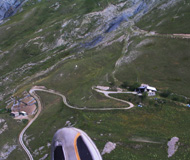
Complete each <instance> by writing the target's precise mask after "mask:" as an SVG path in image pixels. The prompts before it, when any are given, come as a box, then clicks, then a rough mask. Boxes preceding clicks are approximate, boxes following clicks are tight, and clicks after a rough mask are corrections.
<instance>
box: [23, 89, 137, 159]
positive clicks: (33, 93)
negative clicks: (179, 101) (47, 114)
mask: <svg viewBox="0 0 190 160" xmlns="http://www.w3.org/2000/svg"><path fill="white" fill-rule="evenodd" d="M92 89H93V90H95V91H97V92H99V93H103V94H104V95H105V96H106V97H108V98H111V99H114V100H117V101H120V102H124V103H127V104H129V107H126V108H79V107H75V106H71V105H70V104H68V102H67V99H66V97H65V96H64V95H63V94H61V93H59V92H56V91H54V90H47V89H45V88H38V87H35V88H32V89H31V90H30V91H29V93H30V94H31V96H33V97H34V98H35V99H36V101H37V103H38V111H37V114H36V115H35V117H34V118H33V119H32V120H30V121H29V123H28V124H27V125H26V127H25V128H24V129H23V130H22V132H21V133H20V135H19V142H20V144H21V146H22V147H23V149H24V150H25V152H26V153H27V155H28V157H29V159H30V160H33V157H32V154H31V153H30V151H29V150H28V149H27V147H26V146H25V144H24V142H23V135H24V133H25V131H26V130H27V129H28V128H29V127H30V125H31V124H32V123H33V122H34V121H35V120H36V118H37V117H38V116H39V114H40V112H41V110H42V105H41V102H40V99H39V97H38V95H37V94H36V93H35V91H42V92H46V93H51V94H55V95H58V96H61V97H62V99H63V102H64V104H65V105H66V106H67V107H69V108H72V109H77V110H92V111H98V110H102V111H106V110H127V109H131V108H133V107H134V105H133V104H132V103H130V102H128V101H125V100H121V99H117V98H114V97H111V96H109V94H117V93H133V92H115V91H102V90H98V89H95V88H94V87H92ZM133 94H134V93H133Z"/></svg>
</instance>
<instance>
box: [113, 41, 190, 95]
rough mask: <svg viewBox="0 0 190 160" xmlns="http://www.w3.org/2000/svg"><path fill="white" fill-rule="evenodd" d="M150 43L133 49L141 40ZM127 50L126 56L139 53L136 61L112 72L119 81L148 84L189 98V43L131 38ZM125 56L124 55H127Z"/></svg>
mask: <svg viewBox="0 0 190 160" xmlns="http://www.w3.org/2000/svg"><path fill="white" fill-rule="evenodd" d="M145 39H146V40H149V41H151V42H150V43H148V44H145V45H142V46H141V47H137V44H139V43H140V42H141V41H143V40H145ZM131 41H133V43H132V45H131V46H130V47H129V53H130V52H132V51H136V52H138V53H139V56H138V57H137V59H135V60H134V61H133V62H131V63H129V64H125V65H123V66H122V67H121V68H120V69H119V71H118V72H117V73H116V78H118V79H119V80H120V81H129V82H130V81H131V82H134V81H136V80H137V79H138V80H139V82H141V83H148V84H150V85H153V86H156V87H158V88H159V89H168V88H169V89H171V90H172V91H173V92H176V93H178V94H183V95H186V96H189V95H190V91H189V89H188V88H189V87H190V86H189V81H190V75H189V74H188V72H189V67H190V52H189V50H190V45H189V44H190V43H189V42H190V41H189V40H185V39H184V40H183V39H170V38H161V37H141V38H139V37H135V38H133V39H132V40H131ZM129 53H128V54H129Z"/></svg>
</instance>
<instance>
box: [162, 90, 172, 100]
mask: <svg viewBox="0 0 190 160" xmlns="http://www.w3.org/2000/svg"><path fill="white" fill-rule="evenodd" d="M170 95H171V91H170V90H164V91H162V92H161V93H160V96H161V97H164V98H167V97H169V96H170Z"/></svg>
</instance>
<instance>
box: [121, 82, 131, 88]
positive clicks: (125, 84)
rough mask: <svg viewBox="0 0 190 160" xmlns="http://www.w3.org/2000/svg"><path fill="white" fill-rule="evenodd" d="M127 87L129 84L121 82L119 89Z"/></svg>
mask: <svg viewBox="0 0 190 160" xmlns="http://www.w3.org/2000/svg"><path fill="white" fill-rule="evenodd" d="M128 86H129V83H128V82H127V81H125V82H123V83H122V84H121V87H122V88H127V87H128Z"/></svg>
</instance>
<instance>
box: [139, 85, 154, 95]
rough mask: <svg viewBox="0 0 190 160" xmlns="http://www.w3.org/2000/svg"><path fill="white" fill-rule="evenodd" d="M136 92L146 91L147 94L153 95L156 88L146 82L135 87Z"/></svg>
mask: <svg viewBox="0 0 190 160" xmlns="http://www.w3.org/2000/svg"><path fill="white" fill-rule="evenodd" d="M136 92H137V93H144V92H147V93H148V96H155V95H156V92H157V89H156V88H155V87H151V86H149V85H148V84H141V86H140V87H139V88H137V89H136Z"/></svg>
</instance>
